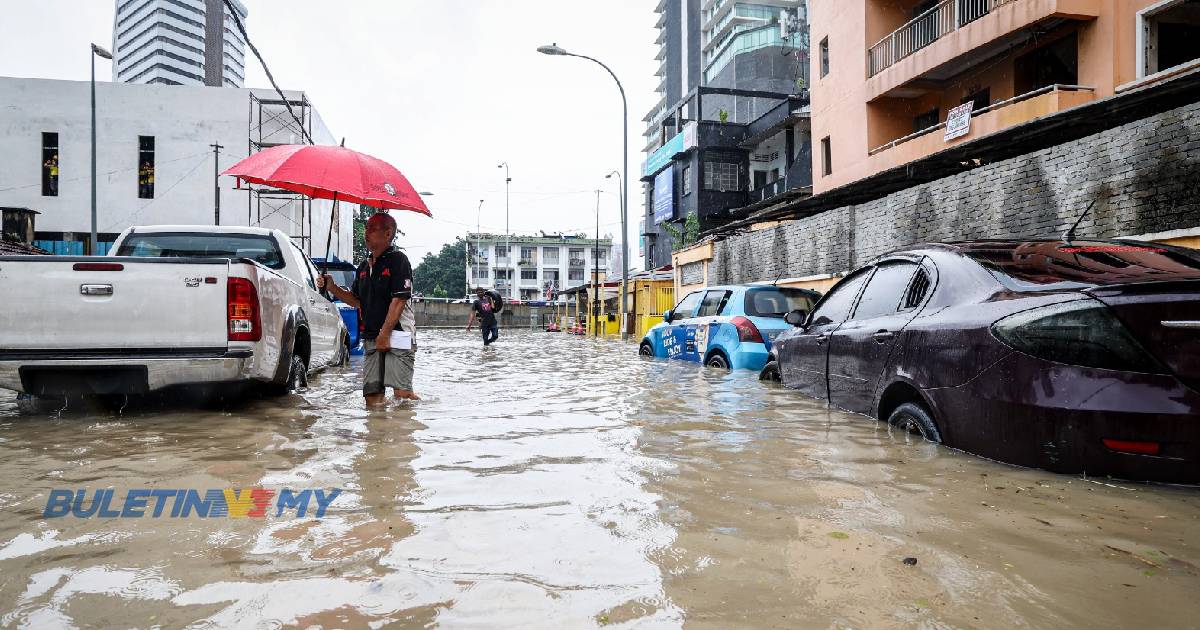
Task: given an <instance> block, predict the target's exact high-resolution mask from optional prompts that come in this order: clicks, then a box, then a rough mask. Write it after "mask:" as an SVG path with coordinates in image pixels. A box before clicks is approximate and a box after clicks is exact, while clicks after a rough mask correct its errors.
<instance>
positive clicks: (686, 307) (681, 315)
mask: <svg viewBox="0 0 1200 630" xmlns="http://www.w3.org/2000/svg"><path fill="white" fill-rule="evenodd" d="M702 295H704V293H703V292H702V291H692V292H691V293H689V294H687V295H686V296H684V298H683V299H682V300H680V301H679V304H677V305H676V306H675V308H673V309H671V321H673V322H677V321H679V320H681V319H687V318H689V317H691V316H692V312H693V311H695V310H696V305H697V304H699V303H700V296H702Z"/></svg>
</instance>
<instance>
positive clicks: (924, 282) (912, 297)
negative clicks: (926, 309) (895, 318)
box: [900, 268, 933, 311]
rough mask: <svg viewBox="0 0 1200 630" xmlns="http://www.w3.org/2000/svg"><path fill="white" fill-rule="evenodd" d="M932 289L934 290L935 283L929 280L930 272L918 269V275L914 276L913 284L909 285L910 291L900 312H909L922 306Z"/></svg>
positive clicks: (906, 294) (905, 295)
mask: <svg viewBox="0 0 1200 630" xmlns="http://www.w3.org/2000/svg"><path fill="white" fill-rule="evenodd" d="M931 288H933V283H932V282H931V281H930V280H929V272H927V271H925V269H924V268H918V269H917V275H915V276H913V280H912V283H911V284H909V285H908V291H907V292H905V294H904V302H903V304H901V305H900V310H902V311H907V310H909V309H911V308H916V307H918V306H920V305H921V302H924V301H925V296H926V295H928V294H929V290H930V289H931Z"/></svg>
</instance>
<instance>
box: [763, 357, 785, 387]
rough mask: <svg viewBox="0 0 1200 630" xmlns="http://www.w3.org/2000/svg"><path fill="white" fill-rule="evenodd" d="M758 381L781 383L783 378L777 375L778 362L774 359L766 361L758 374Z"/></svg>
mask: <svg viewBox="0 0 1200 630" xmlns="http://www.w3.org/2000/svg"><path fill="white" fill-rule="evenodd" d="M758 380H760V381H770V382H772V383H782V382H783V376H782V375H780V373H779V362H778V361H776V360H775V359H771V360H770V361H767V364H766V365H764V366H763V369H762V371H761V372H759V373H758Z"/></svg>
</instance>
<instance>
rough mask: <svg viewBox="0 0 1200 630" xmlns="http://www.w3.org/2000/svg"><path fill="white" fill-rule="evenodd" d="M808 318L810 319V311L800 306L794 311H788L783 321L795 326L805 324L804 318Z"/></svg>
mask: <svg viewBox="0 0 1200 630" xmlns="http://www.w3.org/2000/svg"><path fill="white" fill-rule="evenodd" d="M806 319H808V311H806V310H804V309H802V308H798V309H796V310H794V311H790V312H788V314H787V315H784V316H783V321H785V322H787V323H789V324H791V325H793V326H803V325H804V320H806Z"/></svg>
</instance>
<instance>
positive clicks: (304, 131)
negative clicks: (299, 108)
mask: <svg viewBox="0 0 1200 630" xmlns="http://www.w3.org/2000/svg"><path fill="white" fill-rule="evenodd" d="M225 6H226V8H228V9H229V14H230V15H232V16H233V23H234V24H235V25H236V26H237V29H238V32H239V33H241V34H242V39H243V40H245V41H246V45H247V46H249V47H250V52H252V53H254V56H255V57H256V58H257V59H258V63H260V64H262V69H263V72H265V73H266V74H267V80H268V81H270V82H271V87H273V88H275V93H276V94H278V95H279V100H281V101H283V106H284V107H286V108H287V111H288V114H289V115H290V116H291V117H292V120H294V121H296V126H297V127H299V128H300V133H302V134H304V139H305V140H306V141H307V142H308V143H309V144H316V143H315V142H313V139H312V137H311V136H309V135H308V130H307V129H305V128H304V123H302V122H300V119H299V118H298V117H297V116H296V112H294V111H292V102H291V101H289V100H288V98H287V97H286V96H284V95H283V90H281V89H279V84H278V83H276V82H275V77H274V76H272V75H271V69H270V68H268V67H267V62H266V61H265V60H263V57H262V55H261V54H259V52H258V48H257V47H255V46H254V43H253V42H251V41H250V36H249V35H247V34H246V27H245V26H243V25H242V18H241V17H239V16H238V12H237V9H235V8H234V7H233V3H232V2H230V1H229V0H225Z"/></svg>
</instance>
